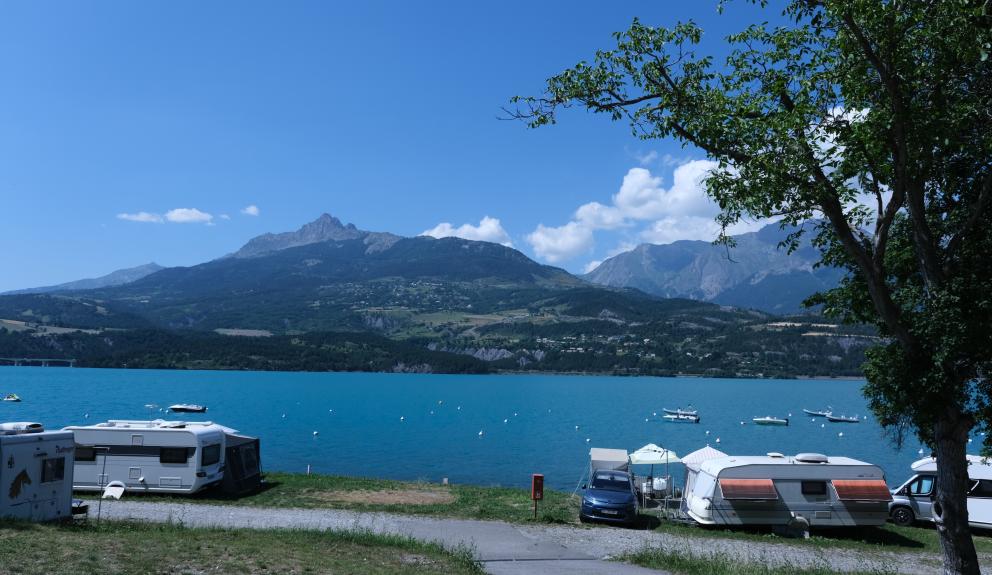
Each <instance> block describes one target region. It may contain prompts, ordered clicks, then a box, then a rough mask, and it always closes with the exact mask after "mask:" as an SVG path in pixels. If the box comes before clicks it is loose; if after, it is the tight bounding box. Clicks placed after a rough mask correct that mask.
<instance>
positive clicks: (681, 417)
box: [661, 413, 699, 423]
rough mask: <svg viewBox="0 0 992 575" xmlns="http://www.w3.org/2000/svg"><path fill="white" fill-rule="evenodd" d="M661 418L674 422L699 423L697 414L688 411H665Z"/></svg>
mask: <svg viewBox="0 0 992 575" xmlns="http://www.w3.org/2000/svg"><path fill="white" fill-rule="evenodd" d="M661 418H662V419H664V420H665V421H671V422H674V423H699V416H698V415H690V414H688V413H681V414H680V413H666V414H665V415H663V416H661Z"/></svg>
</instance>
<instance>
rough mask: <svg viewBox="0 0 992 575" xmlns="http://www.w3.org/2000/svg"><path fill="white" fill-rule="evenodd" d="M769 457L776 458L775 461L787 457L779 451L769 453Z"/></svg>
mask: <svg viewBox="0 0 992 575" xmlns="http://www.w3.org/2000/svg"><path fill="white" fill-rule="evenodd" d="M768 457H774V458H775V459H780V458H782V457H785V455H782V454H781V453H779V452H777V451H769V452H768Z"/></svg>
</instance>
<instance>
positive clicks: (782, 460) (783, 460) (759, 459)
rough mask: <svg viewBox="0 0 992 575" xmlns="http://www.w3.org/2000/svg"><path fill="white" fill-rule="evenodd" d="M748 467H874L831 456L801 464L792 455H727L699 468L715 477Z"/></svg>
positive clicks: (706, 462)
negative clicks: (816, 461) (723, 472)
mask: <svg viewBox="0 0 992 575" xmlns="http://www.w3.org/2000/svg"><path fill="white" fill-rule="evenodd" d="M749 465H802V466H809V467H827V466H831V465H851V466H863V465H869V466H872V467H874V464H871V463H866V462H864V461H859V460H857V459H851V458H850V457H833V456H831V457H828V458H827V462H826V463H803V462H800V461H796V458H795V456H792V455H788V456H783V457H771V456H769V455H728V456H727V457H718V458H714V459H708V460H706V461H704V462H702V464H700V466H699V468H700V469H701V470H702V471H705V472H706V473H709V474H710V475H713V476H716V475H719V474H720V472H721V471H723V470H724V469H730V468H733V467H747V466H749Z"/></svg>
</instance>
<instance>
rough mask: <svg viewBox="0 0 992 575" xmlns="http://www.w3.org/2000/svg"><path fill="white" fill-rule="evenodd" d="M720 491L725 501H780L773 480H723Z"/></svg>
mask: <svg viewBox="0 0 992 575" xmlns="http://www.w3.org/2000/svg"><path fill="white" fill-rule="evenodd" d="M720 491H722V492H723V498H724V499H751V500H768V499H778V491H775V484H774V483H773V482H772V480H771V479H721V480H720Z"/></svg>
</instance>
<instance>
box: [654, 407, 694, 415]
mask: <svg viewBox="0 0 992 575" xmlns="http://www.w3.org/2000/svg"><path fill="white" fill-rule="evenodd" d="M662 411H664V412H665V413H667V414H669V415H699V410H698V409H682V408H681V407H680V408H678V409H668V408H665V409H662Z"/></svg>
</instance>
